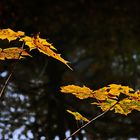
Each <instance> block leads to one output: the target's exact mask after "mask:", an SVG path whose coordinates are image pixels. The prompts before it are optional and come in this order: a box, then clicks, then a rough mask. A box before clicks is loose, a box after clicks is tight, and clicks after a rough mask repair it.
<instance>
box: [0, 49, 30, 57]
mask: <svg viewBox="0 0 140 140" xmlns="http://www.w3.org/2000/svg"><path fill="white" fill-rule="evenodd" d="M24 56H30V55H29V54H28V53H27V52H26V51H25V50H23V49H20V48H17V47H12V48H7V49H1V48H0V60H5V59H21V58H23V57H24Z"/></svg>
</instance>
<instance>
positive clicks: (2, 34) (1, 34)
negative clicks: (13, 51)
mask: <svg viewBox="0 0 140 140" xmlns="http://www.w3.org/2000/svg"><path fill="white" fill-rule="evenodd" d="M21 36H24V32H22V31H17V32H14V31H13V30H11V29H9V28H8V29H0V39H2V40H3V39H8V41H11V40H16V39H17V38H19V37H21Z"/></svg>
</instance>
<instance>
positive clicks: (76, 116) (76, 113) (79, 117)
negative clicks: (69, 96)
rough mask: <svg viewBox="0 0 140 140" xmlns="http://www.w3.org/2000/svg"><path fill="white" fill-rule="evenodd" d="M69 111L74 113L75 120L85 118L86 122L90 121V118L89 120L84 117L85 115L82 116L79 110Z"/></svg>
mask: <svg viewBox="0 0 140 140" xmlns="http://www.w3.org/2000/svg"><path fill="white" fill-rule="evenodd" d="M67 112H68V113H70V114H72V115H73V116H74V117H75V120H77V121H81V120H83V121H85V122H89V120H88V119H87V118H85V117H83V116H82V115H81V114H80V113H78V112H72V111H70V110H67Z"/></svg>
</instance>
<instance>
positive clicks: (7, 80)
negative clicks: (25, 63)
mask: <svg viewBox="0 0 140 140" xmlns="http://www.w3.org/2000/svg"><path fill="white" fill-rule="evenodd" d="M23 48H24V42H23V44H22V47H21V49H22V50H23ZM21 54H22V51H21V52H20V53H19V56H18V58H17V60H19V59H20V56H21ZM16 64H17V61H16V62H15V63H14V66H13V67H12V71H11V73H10V74H9V76H8V77H7V79H6V81H5V83H4V85H3V87H2V89H1V91H0V98H1V97H2V95H3V93H4V90H5V89H6V86H7V84H8V82H9V80H10V79H11V77H12V75H13V73H14V70H15V68H16Z"/></svg>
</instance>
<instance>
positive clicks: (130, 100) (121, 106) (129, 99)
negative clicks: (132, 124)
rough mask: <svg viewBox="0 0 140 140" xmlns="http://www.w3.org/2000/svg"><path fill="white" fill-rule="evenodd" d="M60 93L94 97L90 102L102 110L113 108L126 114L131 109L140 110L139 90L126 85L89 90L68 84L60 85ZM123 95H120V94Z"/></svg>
mask: <svg viewBox="0 0 140 140" xmlns="http://www.w3.org/2000/svg"><path fill="white" fill-rule="evenodd" d="M61 92H62V93H69V94H73V95H75V96H76V97H77V98H79V99H86V98H89V97H90V98H93V99H96V101H94V102H93V103H92V104H95V105H97V106H98V107H100V108H101V109H102V110H103V111H107V110H115V113H120V114H123V115H127V114H129V113H131V112H132V111H133V110H137V111H140V91H136V92H134V90H133V89H132V88H130V87H128V86H122V85H117V84H111V85H108V86H106V87H103V88H100V89H98V90H95V91H93V90H91V89H89V88H88V87H85V86H83V87H80V86H76V85H68V86H62V87H61ZM123 94H124V95H125V96H121V95H123Z"/></svg>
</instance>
